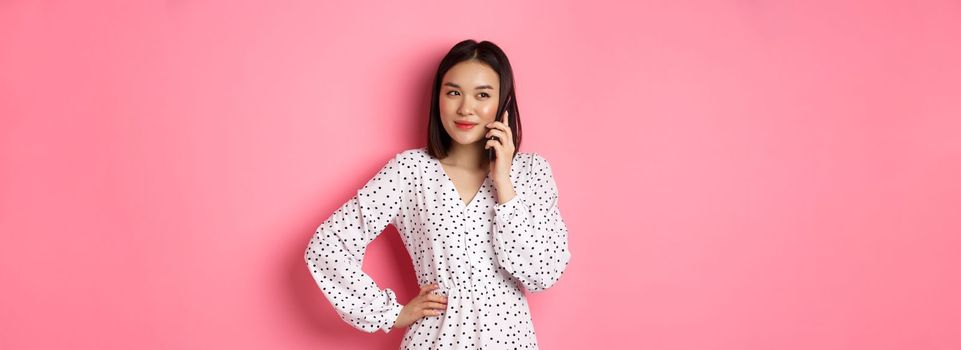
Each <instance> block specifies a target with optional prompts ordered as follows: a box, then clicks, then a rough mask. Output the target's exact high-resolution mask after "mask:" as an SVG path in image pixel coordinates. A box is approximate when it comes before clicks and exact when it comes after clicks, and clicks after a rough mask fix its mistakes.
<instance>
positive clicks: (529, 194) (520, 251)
mask: <svg viewBox="0 0 961 350" xmlns="http://www.w3.org/2000/svg"><path fill="white" fill-rule="evenodd" d="M532 162H533V164H532V170H531V171H532V174H531V178H530V180H529V182H528V183H527V185H526V191H523V192H524V195H521V194H520V193H517V194H515V195H514V197H513V198H511V199H510V200H508V201H507V202H504V203H501V204H497V205H495V206H494V252H495V254H496V255H497V261H498V263H499V264H500V266H501V267H503V268H504V269H505V270H507V272H509V273H510V274H511V275H513V276H514V277H515V278H517V280H519V281H520V282H521V283H522V284H523V285H524V287H525V288H527V290H529V291H531V292H539V291H543V290H545V289H547V288H550V287H551V286H552V285H554V283H556V282H557V280H558V279H560V278H561V275H562V274H563V273H564V271H565V270H566V268H567V264H568V262H569V261H570V258H571V253H570V251H569V250H568V240H567V225H566V224H565V223H564V220H563V218H561V213H560V209H559V208H558V206H557V202H558V201H557V199H558V192H557V184H556V183H555V182H554V176H553V173H552V171H551V166H550V164H549V163H548V162H547V160H546V159H544V158H543V157H541V156H540V155H538V154H536V153H534V154H533V159H532Z"/></svg>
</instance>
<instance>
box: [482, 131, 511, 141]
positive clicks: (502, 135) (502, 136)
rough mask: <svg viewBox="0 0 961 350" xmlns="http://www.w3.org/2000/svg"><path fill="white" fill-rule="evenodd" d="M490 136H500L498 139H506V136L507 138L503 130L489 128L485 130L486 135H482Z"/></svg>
mask: <svg viewBox="0 0 961 350" xmlns="http://www.w3.org/2000/svg"><path fill="white" fill-rule="evenodd" d="M491 136H497V137H498V138H500V139H506V138H507V133H506V132H504V130H500V129H491V130H489V131H488V132H487V135H484V137H486V138H490V137H491Z"/></svg>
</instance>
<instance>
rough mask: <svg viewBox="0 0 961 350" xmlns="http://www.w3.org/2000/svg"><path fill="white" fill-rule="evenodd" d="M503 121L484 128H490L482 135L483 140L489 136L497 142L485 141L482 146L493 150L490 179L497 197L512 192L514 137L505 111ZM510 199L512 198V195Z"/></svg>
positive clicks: (494, 122)
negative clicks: (494, 137) (511, 172)
mask: <svg viewBox="0 0 961 350" xmlns="http://www.w3.org/2000/svg"><path fill="white" fill-rule="evenodd" d="M503 119H504V121H503V122H499V121H496V120H495V121H493V122H491V123H490V124H487V125H486V126H487V127H488V128H490V130H488V131H487V134H486V135H484V137H485V138H490V137H491V136H497V140H487V144H485V145H484V149H490V148H491V147H493V148H494V153H495V154H496V158H495V159H494V161H493V162H491V164H490V171H491V178H492V179H493V180H494V186H495V187H496V188H497V192H498V197H500V196H501V194H502V193H504V192H512V191H513V186H512V184H511V181H510V171H511V163H512V162H513V161H514V135H513V134H511V128H510V125H508V121H507V111H504V117H503ZM505 194H511V196H510V197H513V196H512V194H513V193H505ZM500 202H504V201H500Z"/></svg>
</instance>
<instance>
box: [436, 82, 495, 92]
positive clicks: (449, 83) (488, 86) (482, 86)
mask: <svg viewBox="0 0 961 350" xmlns="http://www.w3.org/2000/svg"><path fill="white" fill-rule="evenodd" d="M444 86H453V87H455V88H458V89H460V85H457V84H454V83H452V82H449V81H448V82H446V83H444ZM474 89H475V90H481V89H491V90H493V89H494V88H493V87H491V86H490V85H478V86H477V87H476V88H474Z"/></svg>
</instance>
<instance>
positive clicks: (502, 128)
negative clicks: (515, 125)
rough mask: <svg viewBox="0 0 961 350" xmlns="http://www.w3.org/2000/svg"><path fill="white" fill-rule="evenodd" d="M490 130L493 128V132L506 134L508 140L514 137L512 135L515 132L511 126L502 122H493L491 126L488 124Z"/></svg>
mask: <svg viewBox="0 0 961 350" xmlns="http://www.w3.org/2000/svg"><path fill="white" fill-rule="evenodd" d="M488 128H491V129H492V130H500V131H503V132H506V133H507V137H508V138H510V137H511V135H512V134H511V133H512V132H513V130H511V127H510V126H509V125H507V124H504V123H501V122H491V123H490V124H488Z"/></svg>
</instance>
